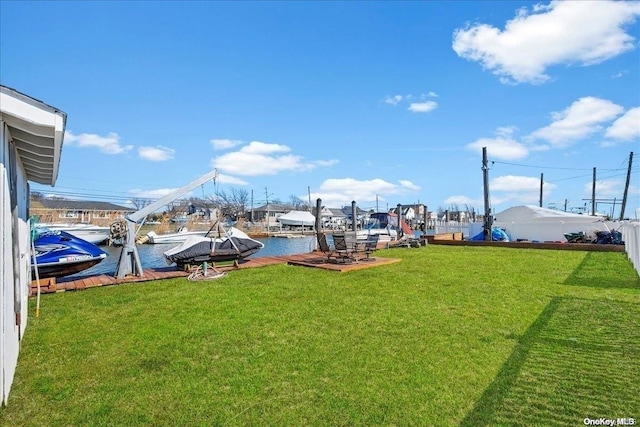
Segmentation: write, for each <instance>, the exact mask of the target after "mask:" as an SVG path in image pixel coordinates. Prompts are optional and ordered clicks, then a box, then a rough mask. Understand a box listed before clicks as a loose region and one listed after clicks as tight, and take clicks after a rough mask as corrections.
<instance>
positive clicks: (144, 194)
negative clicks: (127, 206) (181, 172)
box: [129, 188, 177, 200]
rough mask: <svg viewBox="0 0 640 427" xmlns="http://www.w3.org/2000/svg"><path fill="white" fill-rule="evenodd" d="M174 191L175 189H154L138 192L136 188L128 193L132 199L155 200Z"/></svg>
mask: <svg viewBox="0 0 640 427" xmlns="http://www.w3.org/2000/svg"><path fill="white" fill-rule="evenodd" d="M176 190H177V188H156V189H155V190H140V189H138V188H136V189H133V190H129V193H131V194H132V195H133V196H134V197H139V198H142V199H154V200H156V199H160V198H162V197H164V196H166V195H167V194H169V193H171V192H173V191H176Z"/></svg>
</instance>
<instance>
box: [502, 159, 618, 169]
mask: <svg viewBox="0 0 640 427" xmlns="http://www.w3.org/2000/svg"><path fill="white" fill-rule="evenodd" d="M491 163H492V164H495V163H497V164H501V165H509V166H519V167H523V168H536V169H555V170H568V171H587V170H592V169H593V168H565V167H562V168H561V167H554V166H538V165H525V164H522V163H510V162H500V161H497V160H492V161H491ZM597 169H598V170H600V171H620V170H624V168H617V169H604V168H603V169H601V168H597Z"/></svg>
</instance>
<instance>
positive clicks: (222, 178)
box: [218, 173, 249, 185]
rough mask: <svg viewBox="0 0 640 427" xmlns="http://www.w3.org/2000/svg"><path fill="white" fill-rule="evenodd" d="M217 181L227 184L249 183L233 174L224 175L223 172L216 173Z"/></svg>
mask: <svg viewBox="0 0 640 427" xmlns="http://www.w3.org/2000/svg"><path fill="white" fill-rule="evenodd" d="M218 182H219V183H220V184H229V185H249V183H248V182H247V181H243V180H242V179H240V178H236V177H235V176H231V175H225V174H223V173H219V174H218Z"/></svg>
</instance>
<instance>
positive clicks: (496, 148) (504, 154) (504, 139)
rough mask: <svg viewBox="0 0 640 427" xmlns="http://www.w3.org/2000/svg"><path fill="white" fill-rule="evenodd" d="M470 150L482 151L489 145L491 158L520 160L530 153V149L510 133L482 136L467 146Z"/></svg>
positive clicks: (488, 153) (488, 149) (488, 151)
mask: <svg viewBox="0 0 640 427" xmlns="http://www.w3.org/2000/svg"><path fill="white" fill-rule="evenodd" d="M465 147H466V148H467V149H468V150H473V151H476V152H478V153H482V147H487V157H489V158H491V159H502V160H519V159H523V158H525V157H527V156H528V155H529V149H528V148H527V147H526V146H525V145H524V144H521V143H519V142H518V141H516V140H514V139H512V138H510V137H509V136H508V135H505V136H497V137H495V138H480V139H478V140H476V141H474V142H472V143H469V144H467V145H466V146H465Z"/></svg>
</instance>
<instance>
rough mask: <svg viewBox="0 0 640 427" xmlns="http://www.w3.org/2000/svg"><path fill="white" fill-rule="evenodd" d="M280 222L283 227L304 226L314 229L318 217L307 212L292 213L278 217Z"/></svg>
mask: <svg viewBox="0 0 640 427" xmlns="http://www.w3.org/2000/svg"><path fill="white" fill-rule="evenodd" d="M278 221H280V224H282V225H299V226H301V225H304V226H309V227H313V225H314V224H315V223H316V217H315V216H313V215H312V214H311V212H307V211H290V212H287V213H286V214H284V215H280V216H279V217H278Z"/></svg>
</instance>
